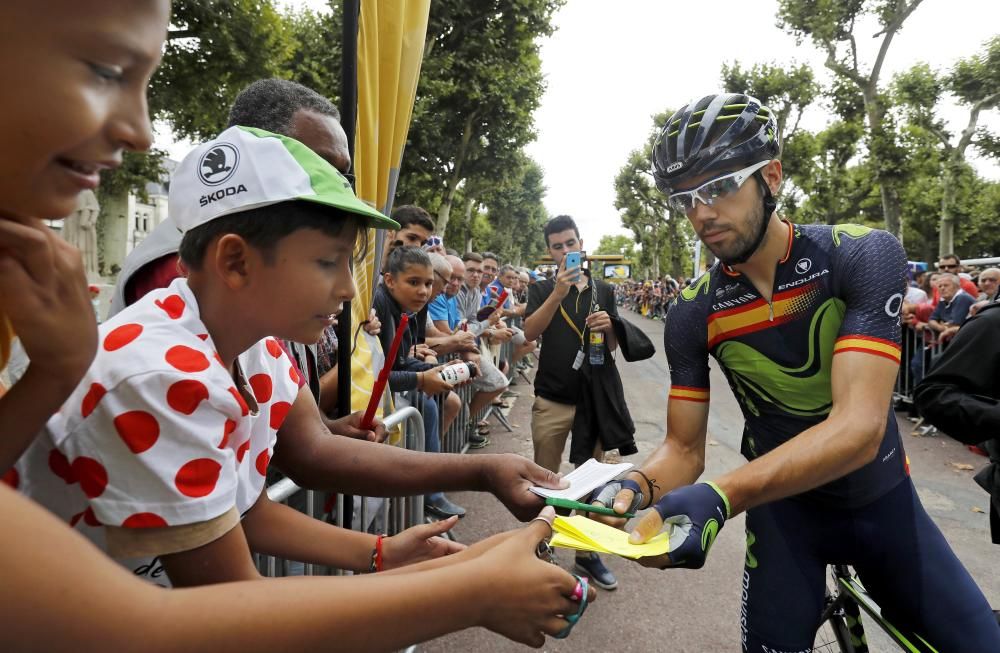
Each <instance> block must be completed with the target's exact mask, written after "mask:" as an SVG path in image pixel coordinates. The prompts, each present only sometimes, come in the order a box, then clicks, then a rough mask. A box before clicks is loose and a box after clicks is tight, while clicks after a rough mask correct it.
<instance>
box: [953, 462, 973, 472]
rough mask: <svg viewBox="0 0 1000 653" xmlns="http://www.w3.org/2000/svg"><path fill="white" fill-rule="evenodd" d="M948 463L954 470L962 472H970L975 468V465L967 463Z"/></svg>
mask: <svg viewBox="0 0 1000 653" xmlns="http://www.w3.org/2000/svg"><path fill="white" fill-rule="evenodd" d="M948 464H949V465H951V466H952V467H954V468H955V469H956V470H960V471H963V472H971V471H972V470H973V469H975V467H973V466H972V465H970V464H968V463H948Z"/></svg>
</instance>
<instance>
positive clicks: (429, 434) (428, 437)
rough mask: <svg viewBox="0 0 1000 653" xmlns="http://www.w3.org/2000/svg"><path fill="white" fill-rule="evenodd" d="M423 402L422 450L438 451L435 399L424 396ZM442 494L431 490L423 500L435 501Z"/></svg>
mask: <svg viewBox="0 0 1000 653" xmlns="http://www.w3.org/2000/svg"><path fill="white" fill-rule="evenodd" d="M423 404H424V405H423V407H421V408H420V414H421V416H422V417H423V418H424V451H426V452H428V453H440V452H441V433H440V426H441V420H440V410H439V409H438V403H437V400H436V399H434V398H433V397H427V396H424V397H423ZM443 496H444V493H443V492H432V493H430V494H426V495H424V500H426V501H436V500H437V499H440V498H441V497H443Z"/></svg>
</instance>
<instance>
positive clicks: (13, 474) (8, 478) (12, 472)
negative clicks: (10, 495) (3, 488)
mask: <svg viewBox="0 0 1000 653" xmlns="http://www.w3.org/2000/svg"><path fill="white" fill-rule="evenodd" d="M0 482H2V483H6V484H7V485H9V486H11V487H12V488H14V489H15V490H16V489H17V486H19V485H20V484H21V476H20V474H18V473H17V470H16V469H14V468H13V467H11V468H10V469H8V470H7V473H6V474H4V475H3V476H2V477H0Z"/></svg>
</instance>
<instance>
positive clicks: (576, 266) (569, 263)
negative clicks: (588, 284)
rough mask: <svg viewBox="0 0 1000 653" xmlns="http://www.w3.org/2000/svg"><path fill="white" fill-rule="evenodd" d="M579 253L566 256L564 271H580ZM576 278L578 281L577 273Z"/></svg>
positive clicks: (570, 253)
mask: <svg viewBox="0 0 1000 653" xmlns="http://www.w3.org/2000/svg"><path fill="white" fill-rule="evenodd" d="M580 259H581V257H580V252H569V253H567V254H566V269H567V270H577V271H579V270H580ZM576 278H577V279H578V280H579V278H580V274H579V272H577V275H576Z"/></svg>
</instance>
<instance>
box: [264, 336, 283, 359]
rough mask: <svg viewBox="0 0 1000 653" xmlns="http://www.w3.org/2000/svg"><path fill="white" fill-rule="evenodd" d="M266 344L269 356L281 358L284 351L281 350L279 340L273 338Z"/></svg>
mask: <svg viewBox="0 0 1000 653" xmlns="http://www.w3.org/2000/svg"><path fill="white" fill-rule="evenodd" d="M264 344H265V345H266V346H267V351H268V353H269V354H271V355H272V356H274V357H275V358H281V354H283V353H284V350H283V349H282V348H281V345H279V344H278V341H277V340H274V339H273V338H268V339H267V340H266V341H265V343H264Z"/></svg>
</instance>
